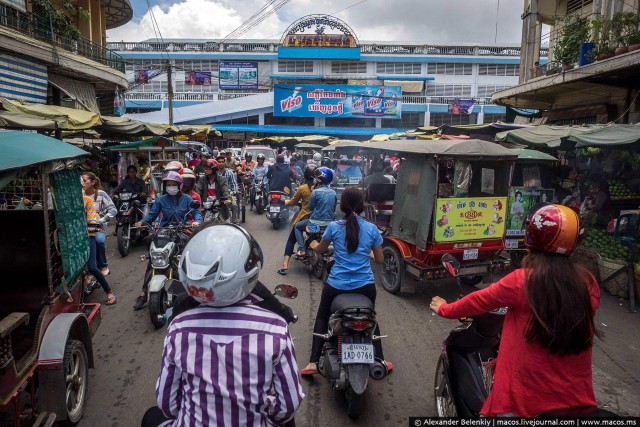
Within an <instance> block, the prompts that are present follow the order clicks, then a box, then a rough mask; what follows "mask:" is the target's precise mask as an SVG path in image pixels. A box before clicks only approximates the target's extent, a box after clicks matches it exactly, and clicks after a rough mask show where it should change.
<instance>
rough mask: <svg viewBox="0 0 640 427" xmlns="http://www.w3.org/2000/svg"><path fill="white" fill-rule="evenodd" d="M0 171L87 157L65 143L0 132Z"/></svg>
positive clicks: (86, 154) (18, 132)
mask: <svg viewBox="0 0 640 427" xmlns="http://www.w3.org/2000/svg"><path fill="white" fill-rule="evenodd" d="M0 152H1V153H2V156H0V170H10V169H19V168H23V167H25V166H30V165H35V164H37V163H44V162H49V161H53V160H61V159H71V158H75V157H80V156H88V155H89V153H87V152H86V151H84V150H81V149H80V148H78V147H75V146H73V145H71V144H67V143H66V142H63V141H60V140H58V139H55V138H51V137H48V136H45V135H40V134H39V133H34V132H23V131H17V130H16V131H8V132H0Z"/></svg>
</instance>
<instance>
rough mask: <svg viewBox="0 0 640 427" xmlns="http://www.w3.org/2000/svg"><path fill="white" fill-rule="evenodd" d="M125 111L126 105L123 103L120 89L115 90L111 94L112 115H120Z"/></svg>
mask: <svg viewBox="0 0 640 427" xmlns="http://www.w3.org/2000/svg"><path fill="white" fill-rule="evenodd" d="M125 112H126V106H125V103H124V97H123V96H122V95H121V94H120V91H118V90H116V91H115V93H114V95H113V115H114V116H122V115H124V113H125Z"/></svg>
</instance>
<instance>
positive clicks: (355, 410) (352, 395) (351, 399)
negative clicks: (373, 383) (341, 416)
mask: <svg viewBox="0 0 640 427" xmlns="http://www.w3.org/2000/svg"><path fill="white" fill-rule="evenodd" d="M346 394H347V415H349V416H350V417H351V418H358V417H359V416H360V414H362V410H363V409H364V394H356V392H354V391H353V389H352V388H351V386H349V388H348V389H347V393H346Z"/></svg>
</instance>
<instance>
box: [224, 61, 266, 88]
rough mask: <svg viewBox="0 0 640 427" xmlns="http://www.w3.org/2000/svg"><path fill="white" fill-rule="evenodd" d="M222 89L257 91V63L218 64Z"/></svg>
mask: <svg viewBox="0 0 640 427" xmlns="http://www.w3.org/2000/svg"><path fill="white" fill-rule="evenodd" d="M218 75H219V76H220V78H219V80H220V82H219V83H218V87H219V88H220V89H257V88H258V63H257V62H223V61H220V63H219V64H218Z"/></svg>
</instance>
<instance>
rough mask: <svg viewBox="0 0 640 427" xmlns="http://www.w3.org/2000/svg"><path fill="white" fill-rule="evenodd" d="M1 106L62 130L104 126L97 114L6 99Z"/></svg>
mask: <svg viewBox="0 0 640 427" xmlns="http://www.w3.org/2000/svg"><path fill="white" fill-rule="evenodd" d="M0 105H2V107H3V108H4V109H5V110H7V111H10V112H13V113H21V114H30V115H33V116H38V117H41V118H45V119H50V120H53V121H55V122H56V124H57V126H58V128H59V129H62V130H83V129H90V128H92V127H94V126H97V125H100V124H102V119H101V118H100V115H98V114H96V113H92V112H89V111H82V110H75V109H73V108H66V107H59V106H57V105H44V104H27V103H22V102H20V101H10V100H8V99H6V98H0Z"/></svg>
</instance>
